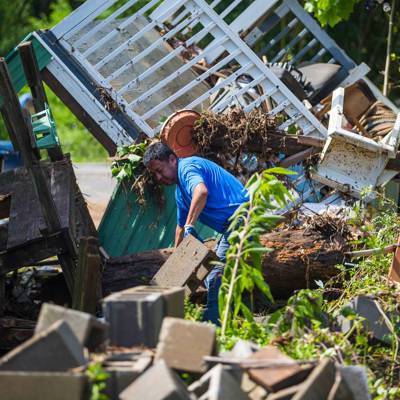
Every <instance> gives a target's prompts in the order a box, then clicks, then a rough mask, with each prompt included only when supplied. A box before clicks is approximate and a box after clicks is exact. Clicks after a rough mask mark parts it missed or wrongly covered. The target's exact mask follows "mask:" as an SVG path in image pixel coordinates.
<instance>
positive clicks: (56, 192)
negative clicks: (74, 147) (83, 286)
mask: <svg viewBox="0 0 400 400" xmlns="http://www.w3.org/2000/svg"><path fill="white" fill-rule="evenodd" d="M19 54H20V57H21V59H22V62H23V66H24V72H25V75H26V78H27V81H28V85H29V87H30V88H31V92H32V95H33V102H34V107H35V111H36V112H37V113H40V112H41V111H42V110H46V105H47V99H46V95H45V92H44V89H43V85H42V81H41V78H40V74H39V69H38V65H37V60H36V58H35V56H34V52H33V49H32V46H31V44H30V43H25V44H23V45H21V46H20V49H19ZM0 92H1V95H2V100H3V101H2V104H1V108H0V109H1V113H2V115H3V118H4V120H5V123H6V127H7V129H8V131H9V134H10V138H11V140H12V142H13V146H14V148H16V149H18V150H19V151H20V153H21V156H22V159H23V162H24V165H25V166H24V167H21V168H17V169H14V170H11V171H7V172H4V173H3V174H1V175H0V182H1V183H0V196H1V197H0V198H1V210H2V215H1V217H2V218H3V223H2V224H1V240H0V274H1V275H2V276H3V275H4V274H6V273H8V272H10V271H15V270H17V269H18V268H20V267H22V266H30V265H32V264H35V263H37V262H40V261H42V260H45V259H47V258H50V257H53V256H57V258H58V260H59V262H60V265H61V267H62V270H63V273H64V277H65V281H66V284H67V287H68V289H69V291H70V294H71V295H72V292H73V288H74V274H75V269H76V263H77V261H78V253H77V244H78V243H79V240H80V238H81V237H83V236H90V235H92V236H95V235H96V230H95V228H94V225H93V222H92V220H91V218H90V215H89V212H88V210H87V207H86V204H85V202H84V199H83V196H82V194H81V192H80V190H79V187H78V186H77V184H76V180H75V175H74V172H73V168H72V165H71V162H70V160H69V158H68V156H64V154H63V153H62V151H61V148H60V147H59V146H58V143H57V142H54V143H53V145H52V146H45V147H46V151H47V153H48V155H49V157H50V160H51V161H50V162H48V163H44V162H41V161H40V150H39V148H40V146H39V147H38V142H37V140H36V139H35V136H34V133H33V130H32V125H31V119H30V116H29V115H26V114H25V113H24V112H23V110H22V109H21V107H20V104H19V101H18V98H17V96H16V93H15V92H14V88H13V85H12V82H11V79H10V76H9V72H8V68H7V64H6V62H5V61H4V59H0ZM42 122H43V121H42ZM44 132H45V131H44V130H43V129H42V134H43V133H44ZM46 132H47V131H46ZM52 133H53V134H54V131H53V132H52ZM3 284H4V283H3ZM3 295H4V294H3ZM1 303H2V305H4V301H3V298H2V300H1Z"/></svg>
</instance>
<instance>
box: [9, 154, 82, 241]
mask: <svg viewBox="0 0 400 400" xmlns="http://www.w3.org/2000/svg"><path fill="white" fill-rule="evenodd" d="M43 170H44V175H45V178H46V181H47V183H48V186H50V190H51V193H52V198H53V199H54V203H55V206H56V209H57V213H58V215H59V218H60V229H68V228H70V227H71V225H73V224H74V221H73V218H72V215H73V213H74V208H75V207H74V203H75V193H74V190H73V189H74V186H73V183H72V180H71V172H72V165H71V164H70V162H69V161H59V162H56V163H52V164H47V165H45V166H44V168H43ZM17 176H18V179H16V180H15V181H14V185H13V188H12V196H11V206H10V228H9V238H8V245H7V247H8V248H13V247H15V246H19V245H22V244H23V243H25V242H29V241H32V240H35V239H40V238H41V236H42V234H43V233H46V230H47V227H46V223H45V220H44V217H43V214H42V209H41V206H40V202H39V199H38V197H37V196H36V192H35V188H34V185H33V184H32V182H31V181H30V175H29V173H28V171H27V170H20V171H19V174H18V175H17Z"/></svg>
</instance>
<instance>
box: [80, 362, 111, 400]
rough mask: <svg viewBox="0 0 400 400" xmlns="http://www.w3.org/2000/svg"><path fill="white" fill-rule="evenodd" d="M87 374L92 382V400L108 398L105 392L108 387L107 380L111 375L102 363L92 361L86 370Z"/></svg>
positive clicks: (106, 399) (105, 399)
mask: <svg viewBox="0 0 400 400" xmlns="http://www.w3.org/2000/svg"><path fill="white" fill-rule="evenodd" d="M86 376H87V377H88V378H89V380H90V382H91V384H92V385H91V393H90V400H108V396H107V395H105V394H104V393H103V391H104V389H105V388H106V380H107V379H108V377H109V376H110V374H108V373H107V372H106V371H104V369H103V368H102V366H101V363H92V364H90V365H89V367H88V368H87V370H86Z"/></svg>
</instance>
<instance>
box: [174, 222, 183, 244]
mask: <svg viewBox="0 0 400 400" xmlns="http://www.w3.org/2000/svg"><path fill="white" fill-rule="evenodd" d="M183 231H184V228H182V227H181V226H179V225H177V226H176V230H175V248H176V247H178V246H179V243H180V242H182V239H183Z"/></svg>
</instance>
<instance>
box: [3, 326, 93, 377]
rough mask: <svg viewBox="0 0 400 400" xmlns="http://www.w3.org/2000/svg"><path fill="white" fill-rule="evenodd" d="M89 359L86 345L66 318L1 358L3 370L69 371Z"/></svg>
mask: <svg viewBox="0 0 400 400" xmlns="http://www.w3.org/2000/svg"><path fill="white" fill-rule="evenodd" d="M85 363H86V360H85V357H84V355H83V347H82V345H81V344H80V343H79V341H78V339H77V338H76V336H75V334H74V333H73V332H72V330H71V328H70V327H69V325H68V324H67V323H66V322H65V321H57V322H55V323H54V324H53V325H51V326H50V327H49V328H48V329H45V330H44V331H42V332H40V333H38V334H36V335H34V336H33V337H32V338H31V339H29V340H27V341H26V342H24V343H23V344H21V345H20V346H18V347H16V348H15V349H14V350H12V351H10V352H9V353H7V354H6V355H5V356H4V357H2V358H1V359H0V371H51V372H58V371H66V370H68V369H70V368H75V367H79V366H81V365H84V364H85Z"/></svg>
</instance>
